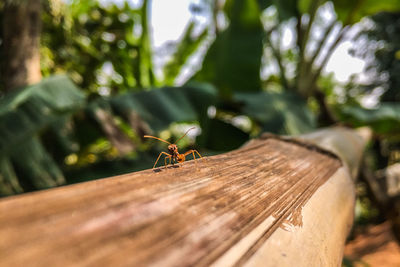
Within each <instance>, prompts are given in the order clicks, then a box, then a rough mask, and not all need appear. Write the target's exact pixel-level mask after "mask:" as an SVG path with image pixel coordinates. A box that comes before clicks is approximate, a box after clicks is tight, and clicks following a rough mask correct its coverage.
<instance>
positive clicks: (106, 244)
mask: <svg viewBox="0 0 400 267" xmlns="http://www.w3.org/2000/svg"><path fill="white" fill-rule="evenodd" d="M341 166H342V165H341V162H340V161H339V160H338V159H337V158H336V157H334V156H332V155H331V154H329V153H325V152H324V151H323V150H320V149H313V148H312V147H310V146H304V145H301V144H298V143H296V142H288V141H285V140H279V139H276V138H268V139H259V140H255V141H253V142H251V143H250V144H249V145H247V146H245V147H243V148H241V149H238V150H235V151H232V152H229V153H226V154H222V155H218V156H213V157H209V158H206V159H205V160H199V161H197V164H194V162H193V161H189V162H185V163H184V164H183V165H179V166H174V167H169V168H167V169H163V168H162V169H158V170H157V171H153V170H145V171H141V172H136V173H130V174H126V175H121V176H117V177H111V178H107V179H101V180H96V181H92V182H87V183H82V184H77V185H72V186H65V187H61V188H56V189H52V190H45V191H41V192H36V193H31V194H26V195H21V196H16V197H9V198H5V199H2V200H1V201H0V255H2V256H1V257H0V266H77V265H79V266H88V265H91V266H189V265H197V266H207V265H210V264H213V263H214V264H216V265H217V264H218V263H221V262H222V263H224V259H225V260H226V258H227V256H226V255H229V253H232V250H233V251H237V253H233V254H231V255H236V256H235V257H228V259H229V265H235V264H243V263H246V262H247V263H249V262H251V260H252V259H254V258H253V257H255V256H256V255H258V254H257V253H258V252H259V251H262V250H261V249H262V248H263V246H264V244H266V242H267V241H268V240H269V238H270V237H271V235H273V234H274V232H277V230H279V229H286V230H287V229H290V228H296V229H302V227H303V226H304V220H303V215H302V210H303V208H304V206H305V205H306V204H307V203H308V202H309V200H310V198H311V197H312V196H313V195H314V194H315V192H316V191H317V190H318V189H319V188H320V187H321V186H323V185H324V184H325V183H326V181H327V180H328V179H330V178H331V177H333V176H334V175H335V174H336V173H337V172H338V170H339V171H340V170H341V169H342V168H341ZM335 188H337V187H335ZM338 192H340V190H339V191H338ZM333 201H335V200H333ZM350 213H352V212H350ZM332 216H334V217H341V216H347V217H348V216H349V211H348V210H346V213H345V214H332ZM260 229H261V230H260ZM257 230H258V231H257ZM339 230H340V231H341V232H342V235H345V234H343V230H342V229H338V231H339ZM255 232H256V234H254V233H255ZM332 234H335V233H332ZM244 241H246V242H247V243H246V244H245V245H241V246H239V248H238V247H237V246H236V245H237V244H240V243H241V242H244ZM322 241H323V240H322ZM342 245H343V244H342ZM235 247H236V248H235ZM235 249H236V250H235ZM227 253H228V254H227ZM233 258H234V260H232V259H233ZM225 263H228V262H226V261H225ZM251 265H253V264H251ZM224 266H226V265H224ZM263 266H267V265H266V264H264V265H263ZM310 266H311V265H310Z"/></svg>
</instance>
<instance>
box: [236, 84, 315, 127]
mask: <svg viewBox="0 0 400 267" xmlns="http://www.w3.org/2000/svg"><path fill="white" fill-rule="evenodd" d="M235 100H236V101H238V102H241V103H242V104H243V108H242V112H243V114H245V115H247V116H249V117H250V118H252V119H254V120H255V121H256V122H258V123H259V124H260V126H261V127H262V131H266V132H272V133H277V134H290V135H296V134H301V133H305V132H308V131H311V130H313V129H315V127H316V121H315V117H314V116H313V114H312V113H311V111H310V110H309V109H308V108H307V105H306V103H305V102H304V101H303V100H302V99H301V98H300V97H299V96H297V95H294V94H292V93H288V92H285V93H269V92H259V93H237V94H235Z"/></svg>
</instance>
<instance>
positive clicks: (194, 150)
mask: <svg viewBox="0 0 400 267" xmlns="http://www.w3.org/2000/svg"><path fill="white" fill-rule="evenodd" d="M192 151H193V152H196V154H197V155H199V157H200V158H201V159H204V158H203V157H202V156H201V155H200V153H199V151H197V150H196V149H193V150H192Z"/></svg>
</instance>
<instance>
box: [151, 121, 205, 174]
mask: <svg viewBox="0 0 400 267" xmlns="http://www.w3.org/2000/svg"><path fill="white" fill-rule="evenodd" d="M194 128H195V127H192V128H190V129H189V130H187V131H186V133H185V134H184V135H183V136H181V137H180V138H179V139H178V140H177V141H176V142H175V143H178V142H179V141H180V140H181V139H182V138H183V137H185V136H186V135H187V133H188V132H189V131H190V130H193V129H194ZM144 137H146V138H154V139H157V140H159V141H161V142H165V143H167V144H169V146H168V153H166V152H161V153H160V154H159V155H158V158H157V160H156V163H154V166H153V169H154V168H155V167H156V165H157V162H158V160H159V159H160V157H161V155H163V154H164V155H166V157H165V158H164V163H165V167H167V159H169V164H171V161H172V165H174V161H175V162H178V163H182V162H184V161H185V159H186V156H187V155H189V154H190V153H192V155H193V160H196V157H195V154H194V153H196V154H197V155H198V156H199V157H200V158H203V157H202V156H201V155H200V153H199V152H198V151H197V150H194V149H191V150H189V151H187V152H185V153H184V154H179V152H178V146H177V145H176V144H171V143H170V142H168V141H165V140H164V139H161V138H158V137H155V136H151V135H145V136H144Z"/></svg>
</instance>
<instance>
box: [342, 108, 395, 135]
mask: <svg viewBox="0 0 400 267" xmlns="http://www.w3.org/2000/svg"><path fill="white" fill-rule="evenodd" d="M341 117H342V119H343V120H344V121H346V122H348V123H351V124H352V125H354V126H357V127H358V126H370V127H372V129H373V130H374V131H375V132H377V133H381V134H398V133H399V132H400V104H399V103H387V102H386V103H381V104H380V106H379V107H378V108H376V109H365V108H362V107H357V106H345V107H343V108H342V109H341Z"/></svg>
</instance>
